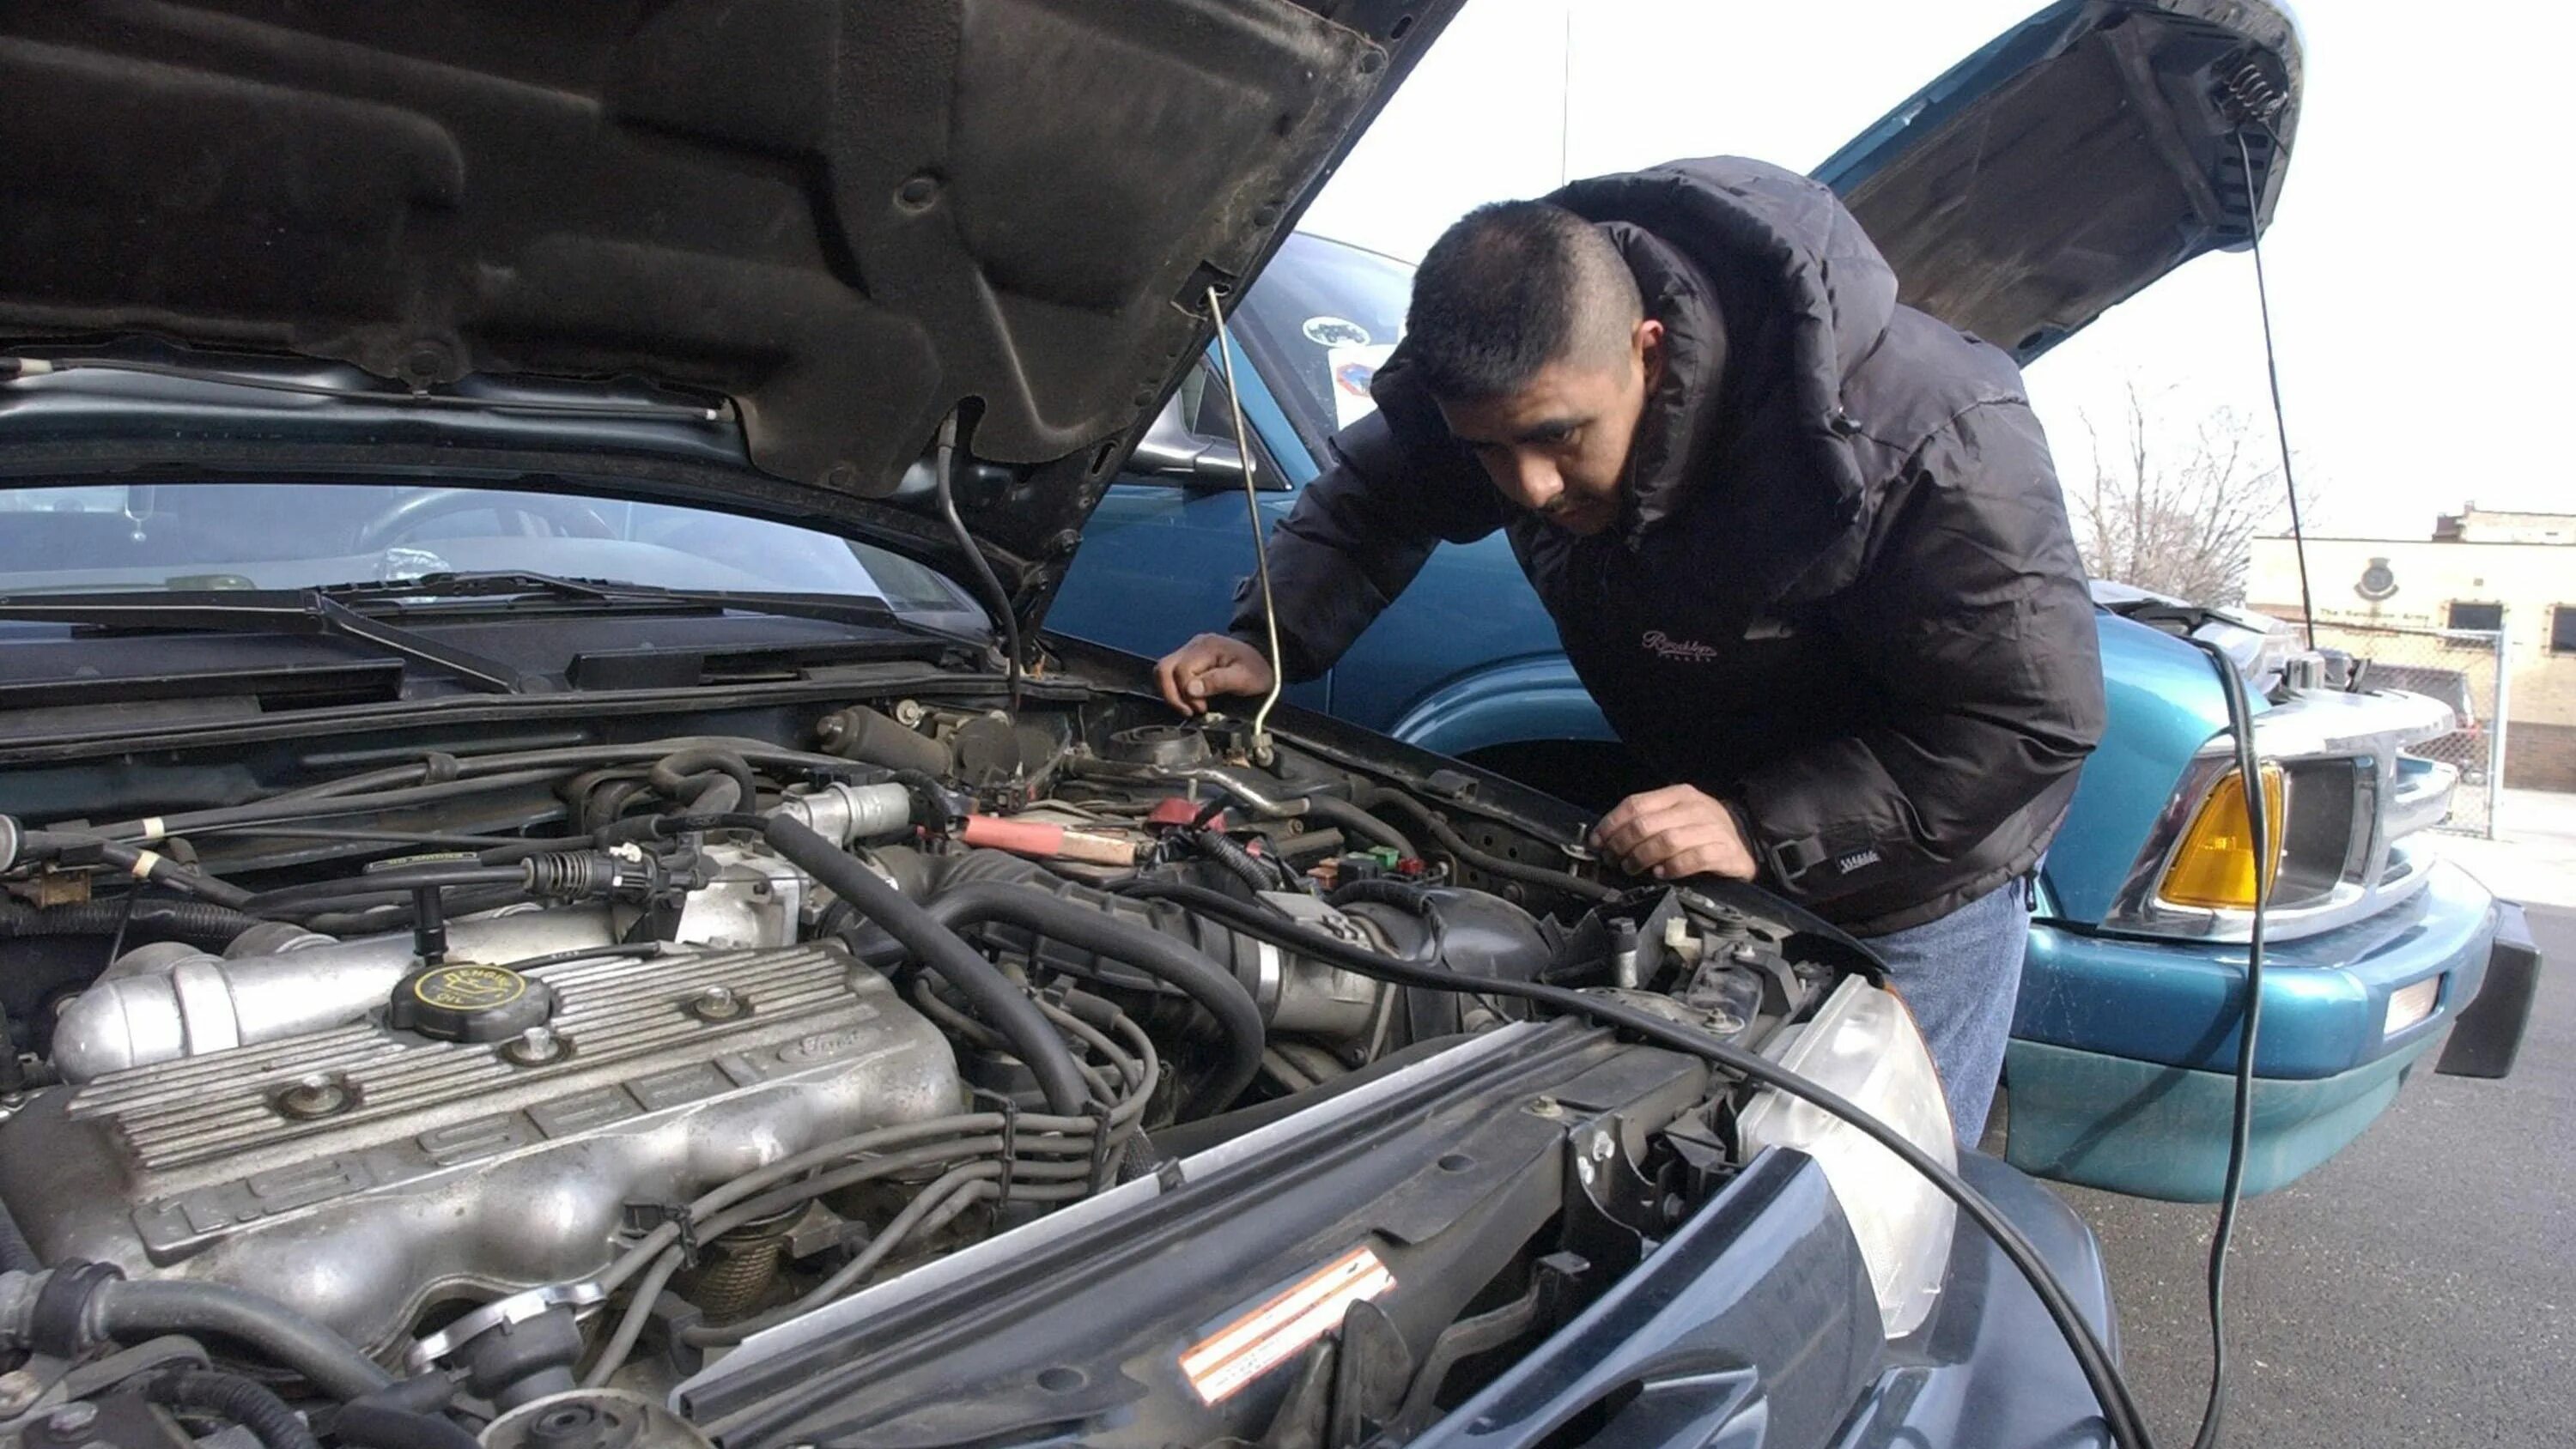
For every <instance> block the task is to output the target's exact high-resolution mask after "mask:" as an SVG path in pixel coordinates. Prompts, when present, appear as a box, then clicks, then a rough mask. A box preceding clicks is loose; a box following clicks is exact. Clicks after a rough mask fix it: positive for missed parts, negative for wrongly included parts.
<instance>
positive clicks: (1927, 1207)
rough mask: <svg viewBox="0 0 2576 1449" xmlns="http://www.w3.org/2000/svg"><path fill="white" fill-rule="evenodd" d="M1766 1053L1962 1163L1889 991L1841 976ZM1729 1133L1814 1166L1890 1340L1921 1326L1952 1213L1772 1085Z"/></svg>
mask: <svg viewBox="0 0 2576 1449" xmlns="http://www.w3.org/2000/svg"><path fill="white" fill-rule="evenodd" d="M1763 1054H1764V1055H1765V1056H1768V1057H1770V1058H1771V1059H1772V1060H1774V1061H1776V1062H1778V1063H1779V1064H1780V1065H1781V1066H1783V1067H1786V1068H1788V1069H1789V1070H1790V1071H1793V1072H1796V1073H1797V1074H1798V1075H1799V1076H1802V1077H1805V1078H1806V1079H1807V1080H1809V1081H1811V1082H1814V1083H1815V1084H1816V1085H1818V1086H1820V1087H1823V1088H1825V1089H1826V1090H1828V1091H1831V1092H1834V1093H1836V1094H1837V1095H1839V1096H1841V1097H1842V1098H1843V1099H1844V1100H1846V1101H1849V1102H1851V1103H1853V1104H1855V1105H1857V1106H1858V1107H1860V1108H1861V1109H1862V1110H1863V1111H1865V1112H1868V1113H1870V1114H1871V1115H1873V1116H1875V1117H1877V1118H1878V1119H1879V1120H1880V1121H1882V1122H1884V1123H1886V1124H1887V1125H1888V1126H1890V1127H1893V1128H1895V1129H1896V1130H1897V1131H1898V1132H1899V1133H1900V1134H1902V1135H1903V1136H1904V1137H1905V1139H1906V1140H1907V1141H1909V1142H1912V1143H1913V1144H1914V1145H1915V1146H1917V1147H1920V1148H1922V1149H1923V1150H1924V1151H1925V1152H1926V1153H1928V1154H1930V1155H1931V1156H1932V1158H1933V1159H1934V1160H1935V1161H1937V1162H1939V1163H1940V1164H1941V1165H1942V1166H1944V1167H1953V1168H1955V1167H1956V1166H1958V1163H1959V1154H1958V1148H1957V1146H1956V1144H1955V1143H1954V1142H1953V1141H1952V1140H1951V1134H1950V1105H1949V1102H1948V1100H1947V1099H1946V1098H1944V1097H1943V1096H1942V1094H1941V1079H1940V1078H1939V1077H1938V1076H1936V1075H1934V1074H1933V1071H1932V1054H1931V1052H1930V1051H1928V1050H1926V1049H1925V1047H1924V1045H1923V1034H1922V1033H1921V1032H1919V1031H1916V1030H1915V1029H1914V1018H1913V1017H1912V1016H1911V1015H1909V1014H1908V1013H1907V1012H1906V1010H1905V1004H1904V1003H1903V1002H1901V1001H1898V1000H1897V999H1896V997H1895V996H1894V995H1892V994H1891V993H1889V992H1885V991H1881V990H1879V989H1878V988H1877V987H1875V986H1872V985H1870V984H1869V983H1868V982H1866V981H1863V980H1861V979H1860V978H1859V977H1857V976H1854V977H1850V978H1847V979H1846V980H1845V981H1844V982H1843V984H1842V985H1840V986H1837V987H1835V988H1834V994H1833V995H1831V996H1829V997H1827V998H1825V1004H1824V1006H1823V1007H1821V1008H1819V1009H1818V1010H1817V1012H1816V1015H1815V1018H1814V1019H1813V1020H1812V1021H1810V1022H1808V1023H1807V1024H1806V1025H1805V1026H1803V1027H1794V1028H1791V1029H1790V1030H1789V1031H1787V1032H1784V1033H1782V1034H1781V1036H1780V1037H1779V1038H1778V1039H1777V1040H1775V1041H1773V1042H1772V1044H1771V1045H1770V1046H1769V1047H1767V1048H1765V1050H1764V1052H1763ZM1736 1128H1737V1132H1738V1135H1739V1136H1740V1137H1741V1138H1742V1139H1743V1145H1744V1152H1745V1155H1746V1156H1747V1157H1750V1156H1752V1155H1753V1154H1754V1153H1756V1152H1759V1151H1761V1150H1762V1149H1763V1148H1766V1147H1794V1148H1796V1149H1797V1150H1799V1151H1800V1152H1803V1153H1805V1154H1807V1155H1808V1156H1809V1157H1812V1158H1814V1159H1816V1163H1817V1165H1818V1166H1820V1167H1822V1168H1824V1170H1825V1180H1826V1181H1827V1182H1829V1183H1831V1184H1832V1185H1833V1189H1834V1197H1835V1199H1836V1200H1837V1201H1839V1202H1840V1203H1841V1204H1842V1209H1843V1217H1844V1218H1845V1219H1846V1220H1847V1221H1848V1222H1849V1223H1850V1224H1851V1230H1852V1236H1853V1237H1855V1238H1857V1239H1859V1240H1860V1252H1861V1258H1862V1259H1863V1261H1865V1262H1867V1263H1868V1264H1869V1281H1870V1286H1871V1288H1873V1289H1874V1290H1876V1292H1877V1294H1878V1314H1879V1318H1880V1319H1881V1320H1882V1321H1883V1322H1884V1324H1885V1325H1886V1329H1887V1336H1888V1337H1890V1338H1902V1337H1904V1336H1905V1335H1906V1334H1909V1333H1912V1332H1913V1331H1914V1330H1915V1329H1917V1328H1920V1327H1922V1325H1923V1320H1924V1318H1925V1317H1926V1316H1927V1315H1929V1314H1930V1313H1931V1311H1932V1302H1933V1300H1934V1299H1935V1298H1936V1297H1938V1296H1939V1294H1940V1291H1941V1278H1942V1275H1943V1274H1944V1273H1945V1272H1947V1271H1948V1268H1949V1264H1950V1234H1951V1232H1952V1230H1953V1229H1954V1228H1955V1227H1956V1226H1957V1223H1958V1207H1957V1206H1956V1205H1955V1204H1953V1203H1952V1202H1951V1201H1950V1199H1949V1198H1947V1197H1945V1196H1943V1195H1942V1192H1941V1190H1940V1189H1939V1188H1937V1187H1934V1186H1933V1185H1932V1183H1931V1180H1930V1179H1928V1178H1926V1177H1924V1176H1923V1175H1922V1174H1921V1173H1919V1172H1916V1171H1915V1170H1914V1169H1913V1168H1911V1167H1908V1166H1907V1165H1906V1164H1905V1162H1904V1160H1903V1159H1901V1158H1899V1157H1898V1156H1897V1155H1896V1154H1895V1153H1893V1152H1890V1151H1888V1150H1887V1149H1886V1148H1885V1147H1882V1146H1880V1145H1879V1144H1878V1143H1876V1142H1874V1141H1872V1140H1870V1138H1869V1137H1868V1136H1867V1135H1866V1134H1864V1133H1863V1132H1862V1131H1861V1130H1860V1129H1859V1128H1857V1127H1854V1126H1853V1125H1851V1124H1850V1123H1848V1122H1845V1121H1844V1120H1842V1119H1841V1118H1839V1117H1836V1116H1834V1115H1832V1114H1831V1113H1828V1112H1827V1111H1825V1110H1824V1109H1823V1108H1821V1107H1817V1106H1814V1105H1812V1104H1810V1103H1807V1102H1803V1101H1800V1100H1799V1099H1797V1098H1795V1097H1792V1096H1789V1095H1787V1094H1786V1093H1783V1092H1780V1091H1778V1090H1776V1089H1773V1088H1764V1089H1763V1090H1762V1091H1760V1092H1757V1093H1755V1094H1754V1097H1753V1102H1752V1105H1750V1106H1748V1107H1746V1108H1745V1110H1744V1113H1743V1115H1742V1116H1741V1117H1739V1118H1738V1119H1737V1121H1736Z"/></svg>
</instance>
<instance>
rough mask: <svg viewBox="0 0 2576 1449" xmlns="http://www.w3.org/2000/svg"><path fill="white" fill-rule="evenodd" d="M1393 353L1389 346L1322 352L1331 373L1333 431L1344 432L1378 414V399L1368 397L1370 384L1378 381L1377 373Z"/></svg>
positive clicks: (1337, 348)
mask: <svg viewBox="0 0 2576 1449" xmlns="http://www.w3.org/2000/svg"><path fill="white" fill-rule="evenodd" d="M1394 351H1395V344H1394V343H1392V342H1387V343H1381V344H1379V345H1378V346H1375V347H1368V346H1361V345H1356V344H1355V345H1352V346H1348V347H1334V348H1328V349H1326V350H1325V353H1324V361H1325V365H1326V366H1327V367H1329V368H1331V369H1332V373H1333V426H1334V427H1337V428H1347V427H1349V426H1350V425H1351V424H1353V423H1356V422H1358V421H1359V420H1360V419H1362V418H1364V417H1367V416H1368V415H1369V414H1371V413H1373V412H1376V411H1377V399H1376V398H1373V397H1371V396H1369V384H1370V383H1372V382H1374V381H1376V380H1377V370H1378V369H1379V368H1381V367H1384V366H1385V365H1386V359H1387V358H1388V357H1389V356H1390V355H1391V354H1393V353H1394Z"/></svg>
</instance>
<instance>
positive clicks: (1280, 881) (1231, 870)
mask: <svg viewBox="0 0 2576 1449" xmlns="http://www.w3.org/2000/svg"><path fill="white" fill-rule="evenodd" d="M1186 838H1187V839H1188V841H1189V843H1190V845H1191V847H1192V848H1193V849H1195V850H1197V851H1198V853H1199V854H1200V855H1201V856H1204V857H1205V858H1206V859H1207V860H1208V861H1209V862H1210V863H1211V864H1214V865H1215V866H1217V867H1218V868H1219V869H1221V870H1223V871H1225V872H1226V873H1227V874H1228V875H1231V876H1233V877H1234V878H1235V879H1237V880H1239V881H1242V882H1243V883H1244V884H1245V885H1248V886H1250V887H1252V888H1253V889H1254V890H1256V891H1278V890H1286V889H1288V888H1289V883H1288V880H1287V879H1286V877H1285V874H1284V872H1283V871H1282V870H1281V869H1280V867H1279V863H1278V862H1277V861H1275V860H1265V859H1263V858H1262V857H1260V856H1257V855H1254V854H1253V853H1252V852H1251V851H1248V850H1246V849H1244V848H1243V847H1242V846H1241V845H1239V844H1237V843H1236V842H1235V841H1234V840H1233V839H1232V838H1231V837H1229V836H1227V835H1225V834H1224V833H1223V832H1221V831H1215V830H1194V831H1190V832H1189V833H1188V835H1187V837H1186Z"/></svg>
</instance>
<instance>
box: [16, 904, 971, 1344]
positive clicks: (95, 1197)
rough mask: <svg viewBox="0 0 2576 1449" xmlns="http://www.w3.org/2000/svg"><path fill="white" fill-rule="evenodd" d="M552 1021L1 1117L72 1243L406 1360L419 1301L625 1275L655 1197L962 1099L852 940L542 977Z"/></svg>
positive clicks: (128, 1089)
mask: <svg viewBox="0 0 2576 1449" xmlns="http://www.w3.org/2000/svg"><path fill="white" fill-rule="evenodd" d="M528 975H529V976H530V977H531V978H533V979H534V980H536V981H538V982H541V983H542V984H543V985H544V986H545V987H546V988H549V989H550V990H551V991H552V993H553V995H554V997H555V1000H556V1002H557V1008H556V1011H555V1013H554V1016H553V1019H552V1021H551V1022H550V1023H548V1024H547V1025H546V1026H545V1027H542V1028H539V1029H536V1030H534V1031H531V1032H528V1033H525V1034H523V1035H521V1036H517V1037H512V1038H510V1039H508V1040H505V1041H501V1042H498V1043H492V1044H475V1043H466V1042H444V1041H430V1040H425V1039H423V1038H421V1037H419V1036H417V1035H412V1034H406V1033H400V1032H396V1031H393V1030H390V1029H388V1028H386V1027H384V1026H382V1025H380V1024H377V1023H376V1022H367V1023H361V1024H358V1025H354V1026H348V1027H341V1028H335V1029H332V1030H327V1031H319V1032H313V1033H309V1034H306V1035H303V1036H297V1037H291V1038H288V1039H285V1040H282V1041H275V1042H268V1043H263V1044H259V1045H254V1046H245V1047H239V1048H235V1049H233V1050H230V1051H222V1052H216V1053H213V1054H210V1055H206V1056H201V1057H195V1058H190V1059H186V1060H180V1061H172V1062H164V1063H159V1064H156V1065H151V1066H144V1067H136V1068H133V1069H130V1070H127V1071H121V1072H114V1073H111V1074H109V1075H107V1076H104V1077H101V1078H99V1079H98V1080H96V1081H93V1082H90V1083H88V1084H86V1085H83V1086H79V1087H67V1088H61V1089H57V1090H53V1091H49V1092H44V1093H40V1094H39V1095H38V1096H37V1097H36V1098H35V1099H34V1100H32V1101H31V1102H29V1103H28V1105H27V1106H26V1107H25V1108H24V1109H23V1110H21V1111H20V1112H19V1113H18V1114H17V1115H16V1116H15V1117H13V1118H12V1119H11V1120H10V1121H9V1122H8V1123H7V1124H6V1125H5V1126H0V1195H4V1196H5V1197H6V1199H7V1201H8V1204H9V1206H10V1209H11V1210H12V1211H13V1212H14V1213H15V1214H16V1215H17V1217H18V1221H19V1223H20V1224H21V1225H22V1226H23V1227H24V1228H25V1230H26V1232H27V1235H28V1237H29V1238H30V1239H31V1240H32V1241H33V1242H34V1243H35V1244H36V1246H37V1248H38V1250H39V1251H40V1252H42V1253H43V1254H44V1255H45V1256H46V1257H47V1258H48V1259H49V1260H52V1261H57V1262H59V1261H62V1260H64V1259H68V1258H87V1259H93V1260H97V1261H102V1262H108V1263H114V1264H116V1265H117V1266H118V1267H120V1268H122V1269H124V1270H125V1272H126V1274H127V1275H128V1276H129V1277H137V1278H142V1277H185V1278H195V1279H204V1280H208V1281H214V1282H222V1283H229V1284H233V1285H235V1286H239V1287H245V1288H255V1289H257V1290H259V1291H261V1292H265V1293H268V1294H270V1295H272V1296H275V1297H277V1298H280V1299H283V1300H284V1301H286V1302H287V1303H289V1304H291V1305H292V1306H294V1307H296V1308H299V1309H302V1310H303V1311H304V1312H306V1313H308V1314H311V1315H312V1316H314V1317H315V1318H318V1319H320V1320H322V1321H323V1322H325V1323H328V1324H330V1325H331V1326H332V1327H334V1328H336V1329H338V1330H340V1331H341V1332H342V1333H343V1334H346V1335H347V1336H348V1337H349V1338H350V1339H351V1340H352V1341H353V1342H356V1343H359V1344H361V1345H364V1346H366V1347H367V1348H368V1349H370V1350H371V1351H378V1352H381V1351H383V1350H385V1349H388V1348H390V1347H392V1346H393V1345H395V1344H396V1343H398V1342H399V1341H401V1340H403V1339H404V1338H406V1337H407V1336H408V1335H409V1332H410V1329H411V1326H412V1325H413V1323H414V1322H415V1321H416V1319H417V1318H418V1316H419V1315H420V1313H421V1312H422V1311H423V1310H424V1309H426V1308H428V1307H429V1306H431V1305H432V1304H433V1303H436V1302H439V1301H441V1300H449V1299H471V1300H474V1301H482V1300H486V1299H489V1298H491V1297H495V1296H498V1295H501V1294H506V1293H512V1292H516V1291H519V1290H522V1289H525V1288H530V1287H534V1286H536V1285H538V1284H542V1283H552V1282H561V1281H566V1280H573V1279H580V1278H584V1277H587V1276H589V1275H591V1274H594V1273H596V1272H598V1271H600V1270H601V1269H602V1268H604V1267H605V1266H606V1265H607V1264H608V1262H609V1260H610V1258H611V1256H612V1254H613V1252H614V1250H615V1248H616V1245H617V1238H618V1235H619V1233H620V1230H621V1225H622V1223H623V1222H624V1220H625V1218H626V1216H627V1209H628V1208H629V1207H630V1205H663V1206H676V1205H678V1204H680V1203H682V1202H685V1201H687V1200H688V1199H690V1198H692V1197H694V1196H696V1195H697V1194H699V1193H701V1192H704V1191H705V1190H707V1189H708V1188H711V1187H714V1186H716V1185H717V1184H719V1183H722V1182H725V1181H728V1180H730V1179H732V1178H735V1177H739V1176H741V1175H742V1174H744V1173H747V1172H750V1171H752V1170H754V1169H756V1168H759V1167H761V1166H764V1165H765V1164H767V1163H770V1162H774V1161H777V1160H778V1159H780V1158H782V1157H786V1156H788V1155H790V1154H793V1153H796V1152H801V1151H804V1150H806V1149H808V1148H811V1147H814V1146H817V1145H820V1144H822V1143H824V1142H828V1141H831V1140H833V1139H835V1138H839V1137H843V1136H847V1135H849V1134H851V1133H854V1132H860V1131H865V1130H867V1129H870V1128H873V1127H878V1126H884V1125H889V1124H894V1123H902V1122H911V1121H918V1120H922V1119H926V1118H931V1117H938V1116H943V1115H947V1114H949V1113H953V1112H956V1111H958V1110H960V1108H961V1106H962V1105H963V1102H964V1088H963V1087H962V1085H961V1084H960V1082H959V1078H958V1073H957V1066H956V1060H955V1056H954V1054H953V1052H952V1051H951V1050H950V1048H949V1045H948V1042H947V1040H946V1039H945V1038H944V1037H942V1036H941V1035H940V1033H939V1031H938V1030H937V1028H935V1027H933V1026H932V1025H931V1024H930V1023H929V1022H928V1021H927V1020H925V1019H924V1018H923V1017H922V1016H921V1015H920V1014H919V1013H917V1012H915V1011H914V1010H913V1009H912V1008H911V1007H909V1006H907V1005H905V1004H904V1003H903V1001H902V1000H901V999H900V998H899V997H898V996H897V995H896V993H895V991H894V988H893V987H892V985H891V984H889V983H888V982H887V981H886V979H885V978H884V977H883V976H880V975H878V974H877V973H876V972H875V971H873V970H870V969H868V968H867V967H865V966H862V965H859V964H857V963H855V962H854V961H852V960H851V958H850V957H849V956H848V955H847V954H846V953H845V952H843V951H842V950H841V949H840V948H839V947H838V946H837V945H812V946H789V947H773V948H762V949H755V950H743V951H725V950H706V949H691V948H686V947H682V948H675V949H669V950H666V952H665V953H664V954H662V955H660V956H656V957H653V958H650V959H647V960H642V961H638V960H633V959H628V958H624V957H616V958H607V959H598V960H592V961H581V962H571V963H566V964H562V965H557V966H553V967H545V968H538V969H535V970H531V971H530V972H529V973H528Z"/></svg>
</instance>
